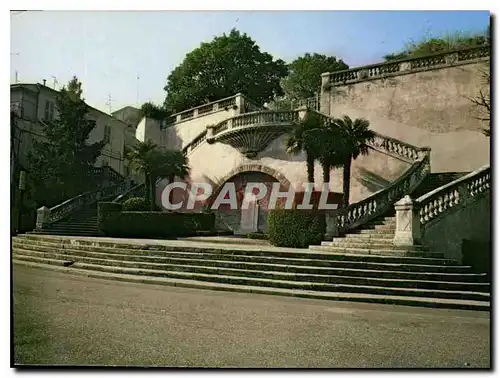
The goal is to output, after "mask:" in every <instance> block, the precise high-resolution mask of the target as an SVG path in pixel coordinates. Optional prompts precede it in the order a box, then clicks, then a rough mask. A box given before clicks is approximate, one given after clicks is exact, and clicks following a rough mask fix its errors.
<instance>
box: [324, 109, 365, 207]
mask: <svg viewBox="0 0 500 378" xmlns="http://www.w3.org/2000/svg"><path fill="white" fill-rule="evenodd" d="M332 123H333V124H332V127H337V128H338V130H339V132H340V134H341V140H342V142H341V143H339V146H338V156H339V157H340V158H341V160H342V161H343V166H344V172H343V176H344V177H343V191H344V201H343V202H344V203H343V204H344V206H349V193H350V181H351V163H352V161H353V160H356V158H357V157H358V156H359V155H367V154H368V151H369V149H368V145H367V143H368V142H369V141H371V140H373V139H374V138H375V133H374V132H373V131H372V130H370V129H369V127H370V122H368V121H367V120H366V119H362V118H358V119H355V120H354V121H353V120H352V119H351V118H350V117H349V116H344V117H342V118H336V119H334V120H333V122H332Z"/></svg>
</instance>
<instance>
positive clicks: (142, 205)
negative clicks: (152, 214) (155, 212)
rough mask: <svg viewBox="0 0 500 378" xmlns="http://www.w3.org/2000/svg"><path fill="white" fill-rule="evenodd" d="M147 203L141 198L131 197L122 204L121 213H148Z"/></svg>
mask: <svg viewBox="0 0 500 378" xmlns="http://www.w3.org/2000/svg"><path fill="white" fill-rule="evenodd" d="M149 210H151V206H150V204H149V201H148V200H147V199H146V198H143V197H132V198H129V199H128V200H126V201H125V202H123V211H149Z"/></svg>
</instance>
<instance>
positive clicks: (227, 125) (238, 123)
mask: <svg viewBox="0 0 500 378" xmlns="http://www.w3.org/2000/svg"><path fill="white" fill-rule="evenodd" d="M297 120H298V112H296V111H288V110H285V111H279V110H278V111H269V110H265V111H258V112H252V113H244V114H240V115H237V116H234V117H231V118H228V119H226V120H224V121H222V122H219V123H218V124H216V125H215V126H210V127H209V128H208V133H207V139H211V138H213V137H215V136H216V135H218V134H220V133H222V132H224V131H227V130H232V129H236V128H240V127H245V126H251V125H252V126H254V125H255V126H258V125H273V124H283V123H286V124H291V123H293V122H296V121H297Z"/></svg>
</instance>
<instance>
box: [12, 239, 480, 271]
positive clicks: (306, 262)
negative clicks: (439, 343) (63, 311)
mask: <svg viewBox="0 0 500 378" xmlns="http://www.w3.org/2000/svg"><path fill="white" fill-rule="evenodd" d="M12 246H13V248H19V249H24V250H33V251H41V252H55V253H60V254H66V253H71V254H73V253H79V254H80V253H81V254H86V253H88V254H89V256H92V255H93V254H96V253H97V254H106V255H109V256H113V258H116V259H120V258H123V259H130V260H132V261H141V260H145V261H155V259H165V260H164V261H190V260H210V261H218V262H227V263H235V264H237V263H243V264H244V263H257V264H263V265H284V266H290V265H292V266H306V267H311V268H315V267H321V268H339V269H365V270H388V271H403V272H405V271H407V272H437V273H454V274H456V273H470V272H471V267H470V266H457V265H424V264H418V263H415V262H414V259H410V261H411V262H412V263H410V262H408V259H404V258H397V262H386V260H387V259H383V258H382V259H381V258H378V259H376V260H375V261H373V260H368V261H362V260H361V261H359V259H358V260H342V259H340V260H324V259H312V258H291V257H277V256H255V255H238V254H237V253H236V252H235V253H222V252H221V253H217V251H215V252H208V253H207V252H182V251H155V250H141V249H127V248H112V247H103V246H92V245H74V246H73V245H70V244H56V243H42V242H38V243H36V244H35V243H32V242H29V241H28V242H26V241H23V239H13V241H12ZM114 256H116V257H114ZM342 257H349V256H342ZM356 257H358V258H359V256H356ZM369 257H370V256H369ZM389 260H394V259H389Z"/></svg>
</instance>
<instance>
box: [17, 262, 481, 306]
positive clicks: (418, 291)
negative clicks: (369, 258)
mask: <svg viewBox="0 0 500 378" xmlns="http://www.w3.org/2000/svg"><path fill="white" fill-rule="evenodd" d="M13 257H14V258H15V259H17V260H24V261H30V262H38V263H47V262H46V261H47V260H46V259H43V258H37V257H33V256H25V255H17V254H15V255H14V256H13ZM57 261H60V264H61V265H63V264H64V263H65V262H66V261H67V260H53V259H52V260H50V262H48V263H52V264H57ZM71 268H76V269H88V270H96V271H101V272H108V273H119V274H136V275H141V276H154V277H169V278H181V279H193V280H198V281H209V282H220V283H228V284H235V285H256V286H267V287H280V288H287V289H301V290H314V291H330V292H357V293H367V294H368V293H369V294H382V295H405V296H417V297H428V298H430V297H433V298H448V299H461V300H478V301H489V300H490V295H489V293H487V292H481V291H478V292H473V291H459V290H453V291H452V290H440V289H422V288H411V287H408V288H406V287H384V286H367V285H361V284H334V283H322V282H309V281H293V280H285V279H283V280H280V279H269V278H263V277H258V278H257V277H247V276H230V275H224V274H205V273H195V272H184V271H175V270H155V269H143V268H141V269H138V268H126V267H122V266H107V265H97V264H88V263H80V262H75V263H74V264H72V265H71V266H70V267H69V268H68V269H71ZM469 285H471V284H470V283H469ZM479 285H480V284H478V286H479Z"/></svg>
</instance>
